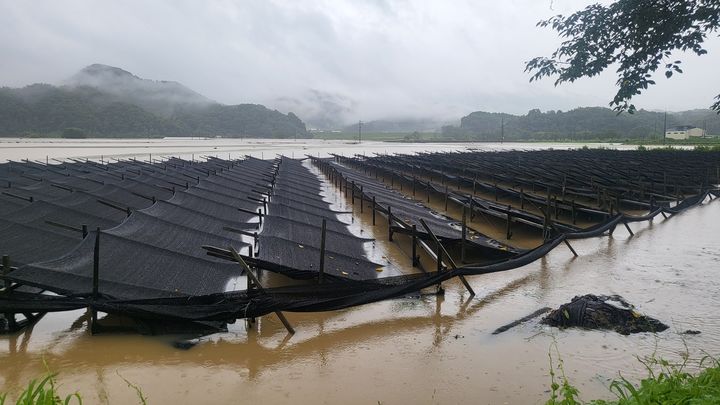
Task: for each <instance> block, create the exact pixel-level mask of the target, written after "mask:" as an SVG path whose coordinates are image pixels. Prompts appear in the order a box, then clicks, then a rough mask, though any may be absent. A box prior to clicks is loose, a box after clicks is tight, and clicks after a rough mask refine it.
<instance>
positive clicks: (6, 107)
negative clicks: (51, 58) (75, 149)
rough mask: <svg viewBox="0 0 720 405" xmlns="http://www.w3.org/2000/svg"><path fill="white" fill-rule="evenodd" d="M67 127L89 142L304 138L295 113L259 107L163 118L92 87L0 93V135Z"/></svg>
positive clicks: (191, 110)
mask: <svg viewBox="0 0 720 405" xmlns="http://www.w3.org/2000/svg"><path fill="white" fill-rule="evenodd" d="M67 128H74V129H78V130H81V131H82V132H83V133H84V134H86V135H87V136H91V137H118V136H121V137H130V138H134V137H163V136H190V135H192V136H229V137H259V138H292V137H295V136H298V137H306V136H308V135H307V131H306V128H305V124H304V123H303V122H302V121H301V120H300V119H299V118H298V117H297V116H296V115H295V114H293V113H289V114H287V115H286V114H282V113H280V112H279V111H276V110H270V109H268V108H266V107H264V106H262V105H255V104H240V105H232V106H231V105H220V104H213V105H209V106H207V107H205V106H200V107H192V106H187V107H186V108H185V109H182V110H178V111H176V112H175V113H174V114H173V115H172V116H170V117H164V116H161V115H158V114H155V113H153V112H152V111H149V110H147V109H145V108H143V107H141V106H139V105H135V104H132V103H128V102H125V101H121V100H119V99H118V97H116V96H115V95H113V94H109V93H107V92H103V91H101V90H99V89H97V88H93V87H87V86H81V87H55V86H50V85H47V84H35V85H31V86H27V87H24V88H21V89H11V88H0V136H20V135H23V134H35V135H46V136H48V135H49V136H52V135H60V136H64V130H65V129H67Z"/></svg>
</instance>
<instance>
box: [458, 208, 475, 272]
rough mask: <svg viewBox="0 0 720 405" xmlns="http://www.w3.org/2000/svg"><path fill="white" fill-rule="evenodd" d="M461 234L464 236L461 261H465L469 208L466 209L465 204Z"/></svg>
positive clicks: (461, 245) (461, 241)
mask: <svg viewBox="0 0 720 405" xmlns="http://www.w3.org/2000/svg"><path fill="white" fill-rule="evenodd" d="M471 198H472V197H471ZM461 236H462V239H461V240H460V263H465V241H466V240H467V210H466V208H465V206H463V211H462V232H461Z"/></svg>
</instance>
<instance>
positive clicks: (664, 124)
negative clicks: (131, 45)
mask: <svg viewBox="0 0 720 405" xmlns="http://www.w3.org/2000/svg"><path fill="white" fill-rule="evenodd" d="M666 135H667V110H665V120H664V121H663V145H665V136H666Z"/></svg>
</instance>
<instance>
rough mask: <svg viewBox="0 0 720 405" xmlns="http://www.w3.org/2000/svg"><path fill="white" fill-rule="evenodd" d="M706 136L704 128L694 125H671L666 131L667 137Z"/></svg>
mask: <svg viewBox="0 0 720 405" xmlns="http://www.w3.org/2000/svg"><path fill="white" fill-rule="evenodd" d="M704 136H705V131H704V130H703V129H702V128H698V127H694V126H692V125H680V126H677V127H670V128H668V130H667V131H665V138H668V139H688V138H690V137H697V138H702V137H704Z"/></svg>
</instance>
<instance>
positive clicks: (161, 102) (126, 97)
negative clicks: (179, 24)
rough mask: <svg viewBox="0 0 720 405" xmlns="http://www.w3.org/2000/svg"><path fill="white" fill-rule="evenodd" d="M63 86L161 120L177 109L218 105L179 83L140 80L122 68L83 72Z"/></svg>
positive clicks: (102, 67)
mask: <svg viewBox="0 0 720 405" xmlns="http://www.w3.org/2000/svg"><path fill="white" fill-rule="evenodd" d="M65 86H66V87H70V88H78V87H93V88H95V89H97V90H99V91H101V92H104V93H107V94H111V95H113V96H115V97H116V98H117V99H118V100H119V101H122V102H125V103H129V104H135V105H137V106H139V107H142V108H144V109H146V110H148V111H150V112H151V113H153V114H156V115H161V116H163V117H171V116H172V115H173V114H174V113H175V112H176V111H177V110H180V109H186V108H194V107H207V106H209V105H212V104H217V102H215V101H213V100H210V99H209V98H207V97H205V96H203V95H201V94H199V93H196V92H194V91H192V90H190V89H188V88H187V87H185V86H183V85H182V84H180V83H178V82H168V81H155V80H147V79H141V78H139V77H137V76H135V75H133V74H132V73H130V72H128V71H125V70H123V69H120V68H116V67H112V66H107V65H100V64H95V65H90V66H88V67H86V68H84V69H82V70H81V71H79V72H78V73H76V74H75V75H73V76H72V77H71V78H70V79H68V80H67V81H66V82H65Z"/></svg>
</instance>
